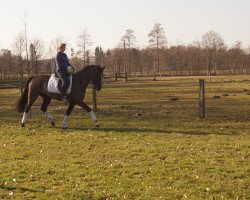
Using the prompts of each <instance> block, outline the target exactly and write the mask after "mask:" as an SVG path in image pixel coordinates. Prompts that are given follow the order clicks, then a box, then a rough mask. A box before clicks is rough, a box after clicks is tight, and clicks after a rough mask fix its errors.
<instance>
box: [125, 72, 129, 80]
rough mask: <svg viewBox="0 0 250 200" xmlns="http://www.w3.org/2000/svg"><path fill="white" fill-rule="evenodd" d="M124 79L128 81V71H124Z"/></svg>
mask: <svg viewBox="0 0 250 200" xmlns="http://www.w3.org/2000/svg"><path fill="white" fill-rule="evenodd" d="M125 80H126V81H128V72H127V71H126V72H125Z"/></svg>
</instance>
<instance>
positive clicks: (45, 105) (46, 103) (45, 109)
mask: <svg viewBox="0 0 250 200" xmlns="http://www.w3.org/2000/svg"><path fill="white" fill-rule="evenodd" d="M41 96H42V98H43V103H42V105H41V110H42V111H43V113H44V114H45V116H46V117H47V118H49V120H50V124H51V125H52V126H55V125H56V124H55V120H54V118H53V116H52V115H51V114H50V113H49V112H48V106H49V104H50V102H51V97H49V96H47V95H41Z"/></svg>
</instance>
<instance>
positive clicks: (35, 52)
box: [30, 38, 44, 75]
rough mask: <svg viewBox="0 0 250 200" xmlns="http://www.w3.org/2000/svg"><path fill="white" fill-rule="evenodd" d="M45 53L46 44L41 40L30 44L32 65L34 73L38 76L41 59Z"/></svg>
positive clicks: (36, 39) (34, 40)
mask: <svg viewBox="0 0 250 200" xmlns="http://www.w3.org/2000/svg"><path fill="white" fill-rule="evenodd" d="M43 52H44V43H43V41H42V40H40V39H39V38H35V39H33V40H32V41H31V44H30V65H31V69H32V70H33V73H34V74H35V75H37V74H38V73H39V71H38V63H39V59H41V57H42V55H43Z"/></svg>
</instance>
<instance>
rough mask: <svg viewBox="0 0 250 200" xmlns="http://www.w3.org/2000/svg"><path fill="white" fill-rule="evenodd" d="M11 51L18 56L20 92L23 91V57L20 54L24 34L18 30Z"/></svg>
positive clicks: (23, 48) (22, 50) (23, 45)
mask: <svg viewBox="0 0 250 200" xmlns="http://www.w3.org/2000/svg"><path fill="white" fill-rule="evenodd" d="M12 48H13V52H14V53H15V54H16V55H17V58H18V68H19V86H20V87H19V88H20V93H22V92H23V84H22V79H23V58H22V54H23V53H24V51H25V36H24V34H23V33H22V32H19V33H18V35H16V36H15V38H14V42H13V44H12Z"/></svg>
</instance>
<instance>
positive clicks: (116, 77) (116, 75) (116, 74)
mask: <svg viewBox="0 0 250 200" xmlns="http://www.w3.org/2000/svg"><path fill="white" fill-rule="evenodd" d="M117 80H118V73H115V81H116V82H117Z"/></svg>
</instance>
